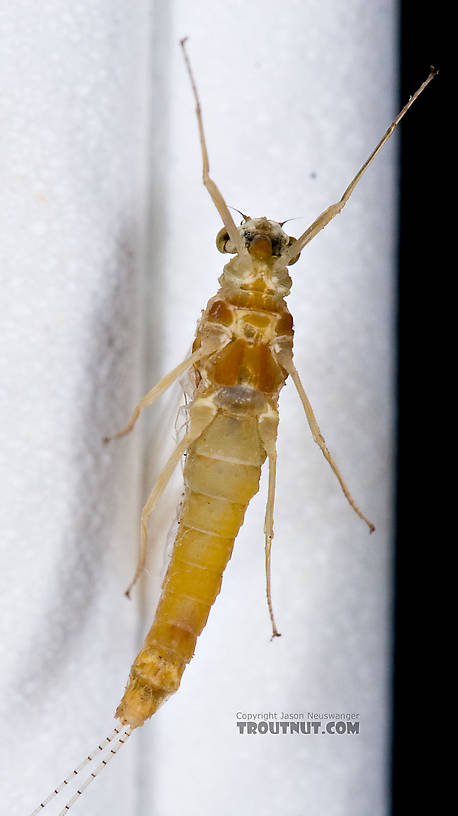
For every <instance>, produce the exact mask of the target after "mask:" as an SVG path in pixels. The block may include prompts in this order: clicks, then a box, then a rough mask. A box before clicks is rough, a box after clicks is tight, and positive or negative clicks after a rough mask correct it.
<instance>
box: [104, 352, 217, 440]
mask: <svg viewBox="0 0 458 816" xmlns="http://www.w3.org/2000/svg"><path fill="white" fill-rule="evenodd" d="M207 353H208V351H207V350H206V349H205V351H204V350H202V348H200V349H197V351H194V352H193V354H191V355H190V357H187V358H186V360H183V362H182V363H180V364H179V365H177V366H176V367H175V368H173V369H172V371H169V373H168V374H166V375H165V377H162V380H159V382H158V383H156V385H155V386H154V388H152V389H151V391H148V393H147V394H145V396H144V397H143V399H141V400H140V402H139V403H138V405H137V406H136V407H135V409H134V412H133V414H132V416H131V418H130V419H129V422H128V423H127V425H126V427H125V428H123V429H122V431H119V432H118V433H116V434H113V436H106V437H105V439H104V440H103V441H104V442H111V440H112V439H119V438H120V437H121V436H125V435H126V434H128V433H130V431H131V430H132V428H133V427H134V425H135V423H136V421H137V419H138V417H139V416H140V414H141V412H142V411H143V409H144V408H147V407H148V406H149V405H152V404H153V402H155V401H156V400H157V398H158V397H160V396H161V394H163V393H164V391H166V390H167V388H169V386H171V385H172V383H173V382H175V380H177V379H178V377H181V375H182V374H183V373H184V372H185V371H186V369H187V368H190V366H192V365H194V363H197V362H198V360H200V359H201V358H202V357H204V356H205V355H206V354H207Z"/></svg>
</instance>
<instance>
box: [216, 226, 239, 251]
mask: <svg viewBox="0 0 458 816" xmlns="http://www.w3.org/2000/svg"><path fill="white" fill-rule="evenodd" d="M216 247H217V249H218V250H219V251H220V252H230V253H232V254H234V253H235V252H236V251H237V250H236V249H235V247H234V245H233V243H232V241H231V239H230V237H229V233H228V231H227V229H226V227H221V229H220V231H219V232H218V235H217V236H216Z"/></svg>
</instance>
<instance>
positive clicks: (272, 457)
mask: <svg viewBox="0 0 458 816" xmlns="http://www.w3.org/2000/svg"><path fill="white" fill-rule="evenodd" d="M258 428H259V435H260V437H261V441H262V444H263V445H264V449H265V451H266V453H267V458H268V460H269V487H268V492H267V504H266V515H265V520H264V535H265V553H266V596H267V607H268V609H269V615H270V622H271V624H272V639H273V638H275V637H280V634H281V633H280V632H279V631H278V629H277V624H276V623H275V618H274V613H273V608H272V591H271V580H270V579H271V569H270V554H271V550H272V539H273V537H274V502H275V481H276V474H277V446H276V441H277V429H278V416H273V415H267V416H265V417H262V416H261V417H260V419H259V423H258Z"/></svg>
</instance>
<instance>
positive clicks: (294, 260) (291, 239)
mask: <svg viewBox="0 0 458 816" xmlns="http://www.w3.org/2000/svg"><path fill="white" fill-rule="evenodd" d="M295 240H296V238H293V237H292V236H290V239H289V241H288V246H289V247H290V246H291V245H292V244H294V241H295ZM300 257H301V253H300V252H298V254H297V255H295V256H294V258H291V260H290V261H288V266H292V265H293V264H295V263H296V261H298V260H299V258H300Z"/></svg>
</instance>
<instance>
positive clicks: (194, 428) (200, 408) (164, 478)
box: [125, 400, 216, 598]
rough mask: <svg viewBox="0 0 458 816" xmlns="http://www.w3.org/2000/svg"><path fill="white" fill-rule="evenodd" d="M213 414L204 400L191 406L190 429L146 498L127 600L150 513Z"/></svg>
mask: <svg viewBox="0 0 458 816" xmlns="http://www.w3.org/2000/svg"><path fill="white" fill-rule="evenodd" d="M215 413H216V408H215V407H214V406H213V404H212V403H210V402H207V401H204V400H198V401H197V402H195V403H194V404H193V405H192V406H191V428H190V430H189V431H188V433H187V434H186V435H185V436H184V438H183V439H182V440H181V442H180V443H179V444H178V445H177V446H176V448H175V450H174V451H172V453H171V455H170V457H169V459H168V461H167V464H166V465H165V467H164V469H163V470H162V471H161V473H160V474H159V476H158V478H157V480H156V483H155V485H154V487H153V489H152V491H151V493H150V495H149V497H148V500H147V502H146V504H145V506H144V508H143V510H142V515H141V524H140V549H139V553H138V561H137V567H136V570H135V575H134V577H133V578H132V581H131V582H130V584H129V586H128V587H127V589H126V593H125V594H126V595H127V597H128V598H129V597H130V592H131V590H132V588H133V587H134V585H135V584H136V582H137V580H138V577H139V575H140V573H141V572H142V570H143V568H144V566H145V560H146V546H147V538H148V519H149V517H150V515H151V513H152V512H153V510H154V508H155V507H156V504H157V503H158V501H159V499H160V497H161V495H162V493H163V491H164V489H165V487H166V485H167V482H168V481H169V479H170V477H171V475H172V473H173V471H174V470H175V468H176V466H177V464H178V462H179V461H180V459H181V457H182V456H183V454H184V453H185V452H186V451H187V449H188V448H189V447H190V446H191V445H192V443H193V442H195V440H196V439H198V437H199V436H201V434H202V433H203V431H204V430H205V428H206V427H207V425H209V423H210V422H211V421H212V419H213V417H214V416H215Z"/></svg>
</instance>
